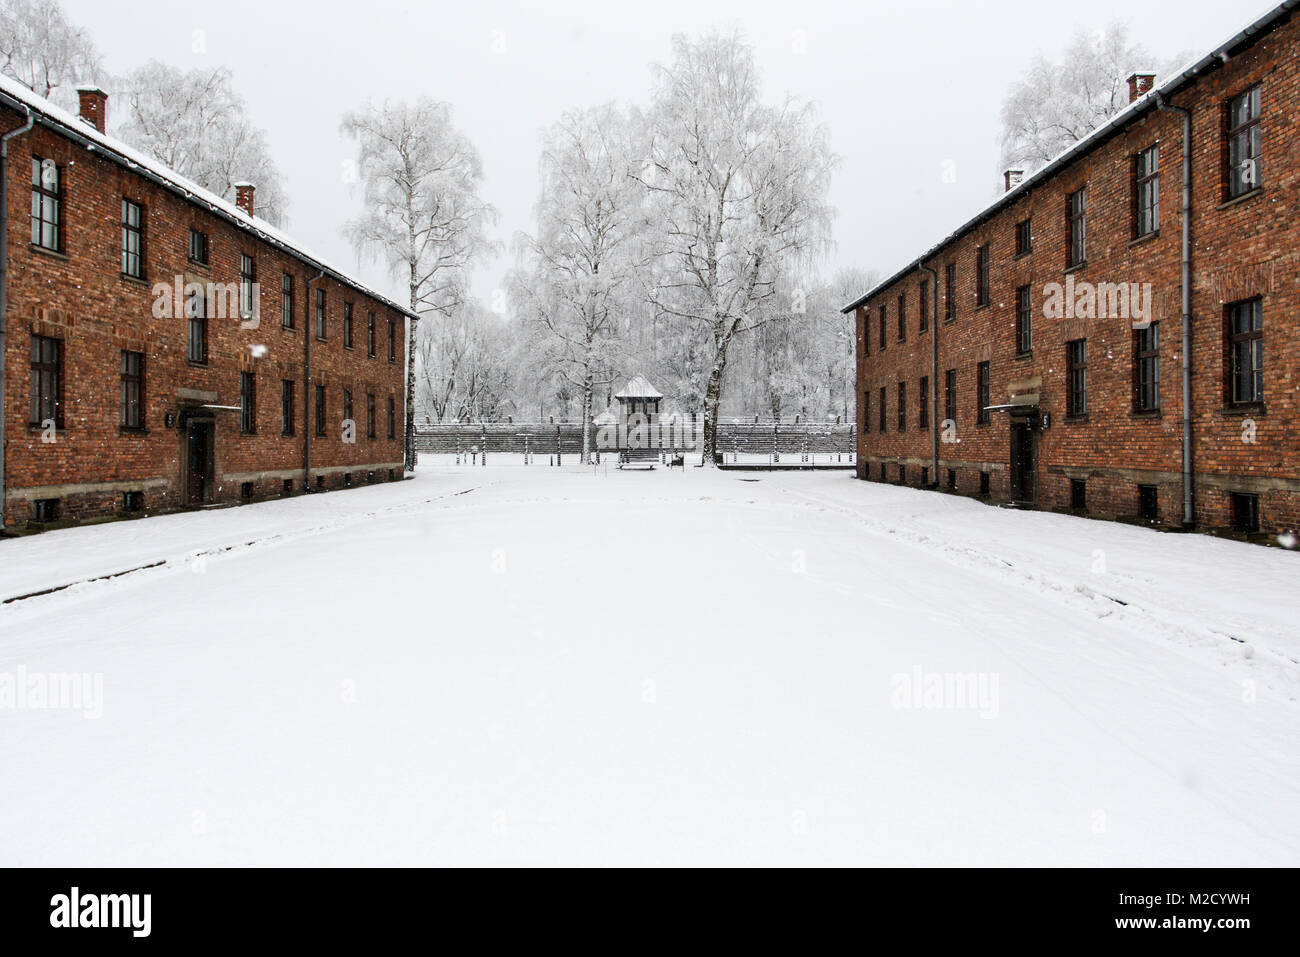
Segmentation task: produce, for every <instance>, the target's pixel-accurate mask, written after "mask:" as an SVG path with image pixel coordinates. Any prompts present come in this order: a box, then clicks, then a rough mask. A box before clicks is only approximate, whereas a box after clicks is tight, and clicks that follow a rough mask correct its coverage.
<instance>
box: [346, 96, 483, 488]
mask: <svg viewBox="0 0 1300 957" xmlns="http://www.w3.org/2000/svg"><path fill="white" fill-rule="evenodd" d="M342 130H343V133H344V134H345V135H346V136H348V137H350V138H352V139H354V140H356V142H357V172H358V176H359V179H360V182H361V185H362V189H363V193H364V202H365V210H364V212H362V214H361V215H360V216H359V217H357V218H356V219H354V220H352V221H350V222H349V223H348V225H347V227H346V234H347V236H348V238H349V239H350V240H351V241H352V244H353V246H354V247H355V248H356V250H357V253H358V255H359V256H366V255H377V256H378V257H379V258H380V259H381V260H382V261H383V262H384V263H385V264H387V266H388V267H389V269H390V270H391V271H392V272H393V274H394V275H395V276H399V277H400V278H402V279H404V280H405V281H406V283H407V290H408V293H409V301H410V307H411V311H412V312H414V313H417V314H419V315H421V316H425V315H427V314H430V313H438V314H441V315H443V316H448V315H450V314H452V313H453V312H454V311H455V310H456V309H458V308H460V307H461V306H462V305H463V304H464V302H465V299H466V295H467V293H466V289H467V286H468V277H469V273H470V269H471V267H472V266H473V264H474V262H475V260H476V259H477V258H478V257H479V256H480V255H482V254H483V253H485V252H486V251H488V250H489V249H490V248H491V243H490V242H489V241H488V239H487V227H488V226H489V225H490V224H491V223H493V222H494V221H495V219H496V211H495V210H494V209H493V208H492V207H491V206H490V205H488V204H487V203H486V202H484V201H483V200H482V198H480V196H479V188H480V186H481V185H482V180H483V162H482V160H481V159H480V157H479V153H478V150H477V148H475V146H474V144H473V143H472V142H470V140H469V138H468V137H466V136H465V135H464V134H462V133H460V132H459V131H458V130H457V129H456V128H455V126H454V125H453V124H452V120H451V107H450V106H449V105H448V104H446V103H440V102H437V101H435V100H431V99H429V98H427V97H420V98H419V99H417V100H416V101H415V102H414V103H413V104H407V103H392V104H390V103H384V104H383V105H381V106H371V105H366V106H365V107H363V108H362V109H360V110H356V111H354V112H351V113H348V114H346V115H345V116H344V117H343V123H342ZM417 334H418V325H417V323H415V322H412V323H410V334H409V336H408V341H407V370H406V373H407V394H406V409H407V414H406V431H405V458H406V469H407V471H411V470H413V469H414V468H415V441H414V438H415V422H414V418H415V381H416V373H415V357H416V352H417V342H416V336H417Z"/></svg>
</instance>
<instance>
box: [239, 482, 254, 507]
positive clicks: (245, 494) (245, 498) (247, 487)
mask: <svg viewBox="0 0 1300 957" xmlns="http://www.w3.org/2000/svg"><path fill="white" fill-rule="evenodd" d="M239 500H240V501H241V502H251V501H252V500H253V483H252V482H240V483H239Z"/></svg>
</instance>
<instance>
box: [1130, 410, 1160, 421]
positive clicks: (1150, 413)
mask: <svg viewBox="0 0 1300 957" xmlns="http://www.w3.org/2000/svg"><path fill="white" fill-rule="evenodd" d="M1128 417H1129V418H1130V419H1160V418H1163V413H1162V412H1161V410H1160V409H1134V410H1133V411H1132V412H1130V413H1129V414H1128Z"/></svg>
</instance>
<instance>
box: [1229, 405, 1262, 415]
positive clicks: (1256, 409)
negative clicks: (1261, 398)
mask: <svg viewBox="0 0 1300 957" xmlns="http://www.w3.org/2000/svg"><path fill="white" fill-rule="evenodd" d="M1267 414H1268V409H1267V408H1266V407H1265V405H1264V403H1263V402H1244V403H1242V404H1241V405H1225V406H1224V407H1223V408H1222V409H1220V410H1219V415H1267Z"/></svg>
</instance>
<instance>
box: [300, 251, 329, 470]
mask: <svg viewBox="0 0 1300 957" xmlns="http://www.w3.org/2000/svg"><path fill="white" fill-rule="evenodd" d="M324 278H325V270H324V269H322V270H321V271H320V272H318V273H317V274H316V275H315V276H313V277H312V278H311V279H308V280H307V284H306V285H305V286H304V287H303V290H302V298H303V307H304V312H305V315H304V318H303V329H302V331H303V342H302V422H303V430H302V431H303V436H302V490H303V493H304V494H310V493H311V490H312V485H311V434H312V421H311V414H312V410H313V409H315V408H316V396H315V393H314V392H313V391H312V387H311V340H312V337H313V336H315V334H316V333H315V331H314V330H313V329H312V327H311V324H312V307H311V306H312V304H311V284H312V283H314V282H318V281H320V280H321V279H324Z"/></svg>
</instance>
